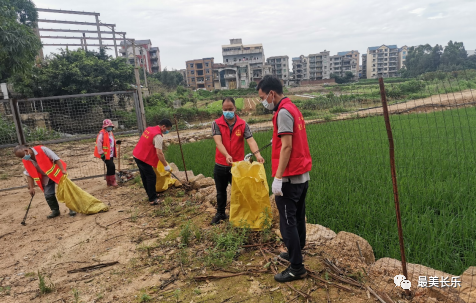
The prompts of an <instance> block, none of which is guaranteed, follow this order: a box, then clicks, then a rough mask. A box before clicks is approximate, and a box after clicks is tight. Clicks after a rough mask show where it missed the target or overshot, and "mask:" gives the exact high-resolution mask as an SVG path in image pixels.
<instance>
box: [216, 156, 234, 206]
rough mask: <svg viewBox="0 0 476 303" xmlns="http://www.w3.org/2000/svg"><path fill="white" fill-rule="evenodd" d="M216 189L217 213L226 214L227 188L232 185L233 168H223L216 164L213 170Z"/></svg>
mask: <svg viewBox="0 0 476 303" xmlns="http://www.w3.org/2000/svg"><path fill="white" fill-rule="evenodd" d="M213 177H214V179H215V187H216V189H217V213H222V214H224V213H225V209H226V188H227V187H228V183H230V184H231V166H230V167H223V166H220V165H218V164H215V168H214V169H213Z"/></svg>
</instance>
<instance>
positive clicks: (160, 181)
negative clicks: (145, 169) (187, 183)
mask: <svg viewBox="0 0 476 303" xmlns="http://www.w3.org/2000/svg"><path fill="white" fill-rule="evenodd" d="M167 165H169V164H168V163H167ZM154 171H155V175H156V176H157V182H156V183H155V191H156V192H158V193H161V192H163V191H166V190H167V189H168V188H169V187H170V186H173V185H174V184H175V181H176V180H175V179H174V178H172V177H171V176H170V172H168V171H165V168H164V165H163V164H162V162H160V161H159V163H158V164H157V168H155V167H154Z"/></svg>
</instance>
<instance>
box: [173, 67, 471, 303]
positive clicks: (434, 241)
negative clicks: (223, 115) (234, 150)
mask: <svg viewBox="0 0 476 303" xmlns="http://www.w3.org/2000/svg"><path fill="white" fill-rule="evenodd" d="M475 89H476V71H472V70H469V71H460V72H449V73H443V72H438V73H430V74H425V75H423V76H422V77H421V78H419V79H383V86H381V87H380V86H379V83H378V82H377V80H365V81H361V82H358V83H354V84H349V85H339V86H328V87H325V86H323V87H322V88H321V89H319V90H317V91H314V92H306V93H304V94H302V95H299V96H297V95H292V96H290V97H291V99H292V100H293V102H294V103H295V104H296V105H297V106H298V108H299V109H300V110H301V112H302V114H303V116H304V118H305V119H306V122H307V124H306V131H307V136H308V142H309V147H310V150H311V155H312V159H313V169H312V171H311V173H310V176H311V181H310V183H309V191H308V194H307V201H306V205H307V210H306V216H307V222H308V223H314V224H318V225H320V226H321V227H317V229H318V234H319V236H318V238H319V240H318V241H317V243H314V244H312V243H311V244H309V245H310V246H313V245H317V246H314V247H317V249H318V250H320V255H319V257H320V258H321V259H322V260H327V261H329V262H330V263H331V264H332V265H330V266H328V267H327V270H325V271H326V272H327V273H326V274H325V277H328V278H329V279H330V280H335V281H338V280H336V279H337V278H336V279H333V278H332V275H338V276H341V277H342V276H347V277H348V278H351V279H353V280H354V281H357V282H358V283H364V284H365V285H366V286H369V287H370V288H371V289H370V290H369V291H375V293H376V294H377V295H378V296H379V297H380V298H381V299H382V300H383V301H381V302H397V301H398V300H403V299H406V298H410V297H411V298H413V299H412V301H413V302H435V300H440V301H444V302H475V301H476V287H475V286H474V285H475V284H476V279H474V275H476V269H475V267H474V266H475V265H476V192H475V191H476V189H475V188H476V187H475V186H474V184H476V173H475V171H476V153H475V152H476V150H475V148H476V146H475V144H476V130H475V129H476V107H475V104H476V99H475V98H476V91H475ZM384 97H385V98H384ZM248 99H253V98H248ZM248 99H246V100H245V103H246V104H251V103H250V102H252V103H257V102H256V101H259V100H248ZM382 100H386V103H384V105H383V102H382ZM250 106H251V105H250ZM258 106H260V104H259V103H258ZM385 109H387V111H388V115H387V118H388V119H387V122H388V125H389V128H388V129H387V127H386V126H387V125H386V117H385V116H386V115H385V112H386V110H385ZM241 117H242V118H244V119H245V120H247V121H248V123H249V125H250V127H251V129H252V131H253V132H254V134H253V137H254V138H255V140H256V141H257V143H258V145H259V147H262V146H265V145H266V144H268V143H269V141H270V139H271V137H272V130H271V129H272V123H271V115H270V114H269V113H268V114H266V113H264V114H263V115H259V116H257V115H255V114H253V115H249V113H247V112H241ZM257 121H259V122H257ZM181 136H182V135H181ZM202 139H205V140H202ZM196 140H199V142H195V141H196ZM182 142H183V143H184V144H183V146H182V147H183V151H184V158H185V162H186V165H187V168H188V169H189V170H192V171H193V172H194V174H195V175H197V174H198V173H202V174H204V175H205V176H208V177H213V167H214V162H215V161H214V155H215V143H214V141H213V139H212V138H211V127H210V128H207V129H206V130H201V131H199V132H198V131H197V132H196V133H190V131H185V132H184V134H183V140H182ZM390 142H391V144H390ZM392 146H393V148H389V147H392ZM248 152H250V150H249V148H248V146H246V151H245V153H248ZM261 155H262V156H263V157H264V158H265V160H266V163H265V169H266V172H267V178H268V182H269V185H270V187H271V183H272V180H273V179H272V177H271V148H268V149H266V150H264V151H262V152H261ZM166 158H167V160H168V161H169V162H175V163H176V164H177V165H178V166H179V168H180V169H183V164H182V159H181V156H180V149H179V147H178V146H177V145H171V146H170V147H169V150H168V151H167V153H166ZM392 159H393V162H394V165H393V166H392V165H391V163H392V161H391V160H392ZM392 168H393V170H394V172H395V174H394V175H393V176H392ZM396 201H398V203H397V202H396ZM397 210H398V211H397ZM397 213H398V214H399V215H400V217H401V218H400V224H399V223H398V220H397ZM398 225H400V226H401V229H400V231H401V237H400V236H399V229H398ZM308 232H309V231H308ZM404 256H405V257H406V263H405V264H404V265H405V266H402V262H401V261H402V259H403V257H404ZM306 258H307V262H312V261H311V260H312V257H311V256H309V255H307V256H306ZM327 261H326V262H327ZM333 266H335V267H336V268H337V270H335V271H333V270H332V267H333ZM403 267H405V270H404V269H403ZM311 269H312V268H311ZM314 270H316V269H314ZM339 270H340V271H341V272H342V274H341V273H339ZM404 271H406V272H405V279H406V280H408V281H410V284H411V288H410V289H409V291H408V292H406V294H405V292H404V289H403V288H402V287H401V285H404V287H405V288H407V286H408V285H409V284H408V282H404V283H403V284H401V283H399V286H398V287H396V285H395V283H394V282H395V281H394V277H395V276H397V275H403V274H404ZM321 273H322V271H321ZM323 277H324V276H323ZM473 280H475V281H474V282H473ZM398 282H401V280H398ZM366 291H367V290H366ZM406 295H410V296H409V297H406ZM369 296H370V294H369Z"/></svg>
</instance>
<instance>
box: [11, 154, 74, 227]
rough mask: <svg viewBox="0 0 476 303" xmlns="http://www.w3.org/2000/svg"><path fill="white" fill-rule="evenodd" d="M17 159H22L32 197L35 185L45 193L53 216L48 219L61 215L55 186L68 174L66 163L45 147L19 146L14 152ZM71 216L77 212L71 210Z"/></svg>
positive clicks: (50, 215)
mask: <svg viewBox="0 0 476 303" xmlns="http://www.w3.org/2000/svg"><path fill="white" fill-rule="evenodd" d="M13 152H14V154H15V156H16V157H18V158H21V159H22V161H23V165H24V167H25V171H24V174H25V175H26V176H27V179H28V189H29V191H30V195H31V196H32V197H33V196H34V195H35V183H36V184H37V185H38V187H39V188H40V189H41V190H42V191H43V192H44V194H45V199H46V202H47V203H48V205H49V207H50V209H51V214H49V215H48V216H47V218H48V219H51V218H54V217H57V216H59V215H60V211H59V204H58V200H57V199H56V190H55V184H58V183H59V181H60V179H61V177H62V176H63V175H65V174H66V163H64V162H63V161H62V160H61V159H60V158H59V157H58V156H57V155H56V154H55V153H54V152H53V151H52V150H51V149H49V148H48V147H45V146H41V145H38V146H35V147H28V146H26V145H18V146H16V147H15V149H14V150H13ZM69 215H70V216H72V217H73V216H75V215H76V212H75V211H73V210H69Z"/></svg>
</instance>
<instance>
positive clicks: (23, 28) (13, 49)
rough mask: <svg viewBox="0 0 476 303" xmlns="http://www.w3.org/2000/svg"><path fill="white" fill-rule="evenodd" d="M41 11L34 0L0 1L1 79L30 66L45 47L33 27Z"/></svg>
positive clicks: (3, 79) (4, 79)
mask: <svg viewBox="0 0 476 303" xmlns="http://www.w3.org/2000/svg"><path fill="white" fill-rule="evenodd" d="M37 19H38V12H37V11H36V8H35V5H34V4H33V2H31V1H30V0H2V1H1V2H0V82H4V81H6V79H7V78H9V77H11V76H12V75H13V74H15V73H20V72H23V71H25V70H28V69H29V68H30V67H31V66H32V65H33V64H34V62H35V57H36V55H37V54H38V52H39V50H40V49H41V41H40V39H39V38H38V36H36V34H35V32H34V29H33V27H34V26H35V22H36V21H37Z"/></svg>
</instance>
